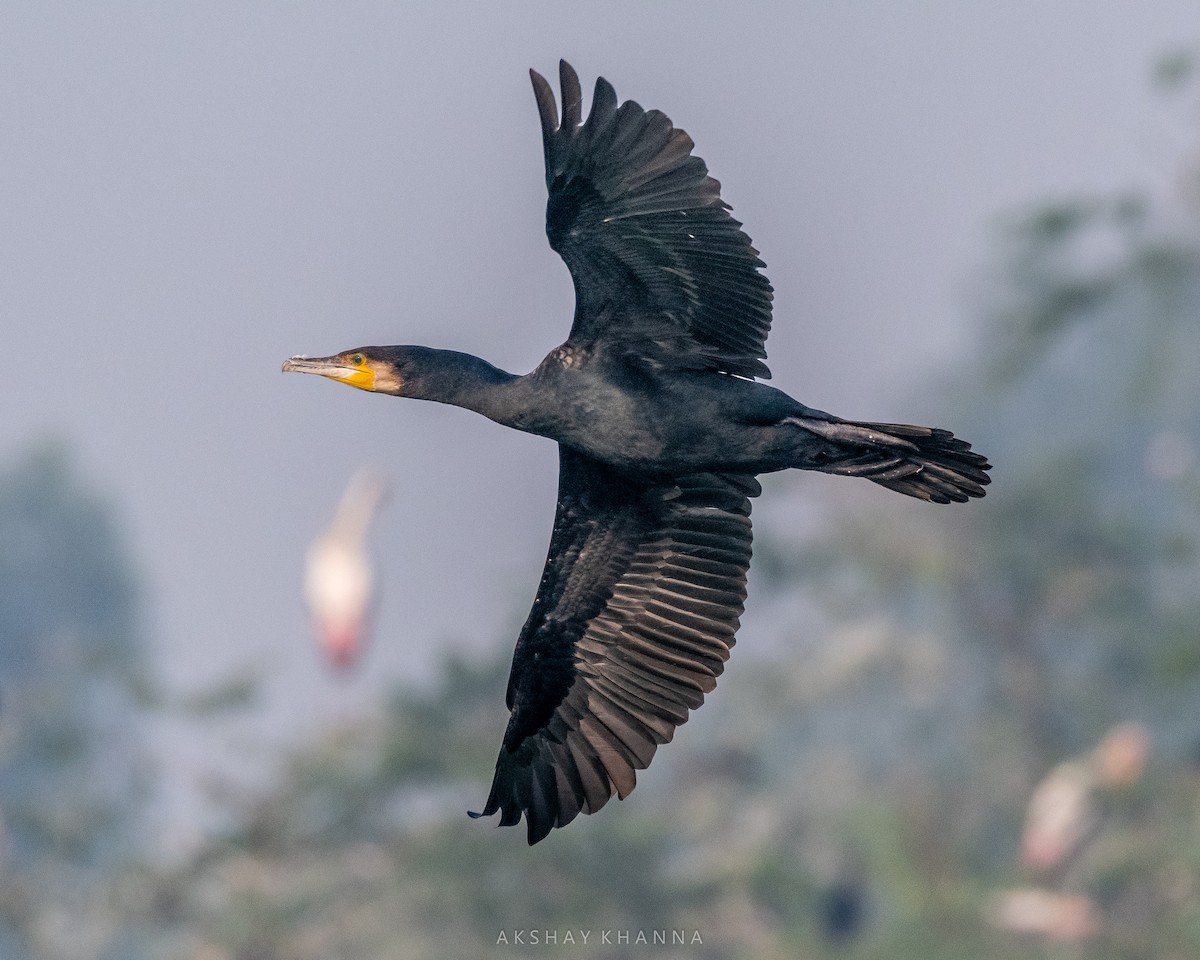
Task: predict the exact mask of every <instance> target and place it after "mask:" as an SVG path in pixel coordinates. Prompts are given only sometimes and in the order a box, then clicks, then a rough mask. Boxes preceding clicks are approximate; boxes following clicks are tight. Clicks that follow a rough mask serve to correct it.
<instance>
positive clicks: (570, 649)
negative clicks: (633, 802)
mask: <svg viewBox="0 0 1200 960" xmlns="http://www.w3.org/2000/svg"><path fill="white" fill-rule="evenodd" d="M531 76H532V78H533V85H534V92H535V94H536V96H537V103H538V109H539V112H540V115H541V124H542V136H543V143H544V146H545V158H546V183H547V187H548V190H549V200H548V203H547V208H546V232H547V235H548V237H549V239H550V244H551V246H552V247H553V248H554V249H555V250H556V251H558V253H559V254H560V255H561V256H562V258H563V260H564V261H566V263H567V266H568V267H569V268H570V271H571V276H572V278H573V280H574V284H575V295H576V308H575V318H574V322H573V324H572V327H571V333H570V336H569V337H568V339H567V340H566V342H565V343H564V344H563V345H562V346H560V347H558V348H556V349H555V350H553V351H551V352H550V354H549V355H548V356H547V357H546V359H545V360H543V361H542V363H541V364H540V365H539V366H538V368H537V369H536V370H534V371H533V372H532V373H530V374H528V375H526V376H514V375H512V374H508V373H505V372H503V371H501V370H498V369H496V368H495V367H493V366H491V365H490V364H488V363H486V362H485V361H483V360H480V359H478V358H477V357H473V356H470V355H468V354H462V353H455V352H452V351H444V350H433V349H430V348H428V347H409V346H396V347H364V348H361V349H359V350H354V351H348V352H346V353H344V354H339V355H337V356H335V357H328V358H322V359H321V360H307V359H303V358H293V359H292V360H289V361H287V363H285V364H284V369H285V370H298V371H301V372H311V373H319V374H322V375H325V376H330V377H333V378H335V379H339V380H343V381H344V382H347V383H351V384H352V385H354V386H358V387H361V388H363V389H369V390H376V391H380V392H386V393H392V394H395V395H399V396H408V397H416V398H420V399H426V400H435V401H439V402H443V403H450V404H454V405H457V406H461V407H466V408H468V409H471V410H475V411H477V412H479V413H482V414H483V415H485V416H487V417H490V418H491V419H493V420H495V421H497V422H499V423H502V424H505V425H507V426H511V427H514V428H516V429H519V430H525V431H527V432H530V433H536V434H540V435H542V436H546V437H549V438H551V439H554V440H556V441H557V442H558V443H559V452H560V472H559V493H558V509H557V513H556V516H555V521H554V530H553V533H552V535H551V541H550V550H549V554H548V556H547V559H546V567H545V572H544V573H543V576H542V581H541V584H540V586H539V588H538V592H537V597H536V599H535V600H534V603H533V609H532V610H531V611H530V614H529V619H528V620H527V621H526V623H525V626H524V628H523V629H522V630H521V634H520V637H519V638H518V640H517V646H516V651H515V653H514V656H513V664H512V672H511V675H510V678H509V684H508V695H507V703H508V707H509V709H510V710H511V716H510V720H509V724H508V729H507V730H506V731H505V734H504V741H503V745H502V747H501V749H500V756H499V759H498V761H497V765H496V773H495V778H494V780H493V783H492V788H491V792H490V794H489V796H488V799H487V802H486V804H485V805H484V809H483V812H482V813H481V814H475V815H476V816H483V815H488V814H494V813H497V812H498V813H500V822H501V823H502V824H506V825H509V824H515V823H517V822H519V821H520V819H521V816H522V815H524V816H525V818H526V821H527V824H528V831H529V842H530V843H535V842H537V841H538V840H540V839H542V838H543V837H544V836H546V834H547V833H549V831H550V830H551V829H552V828H553V827H556V826H564V825H565V824H567V823H569V822H570V821H571V820H572V819H574V817H575V816H576V815H578V814H579V813H580V812H583V813H593V812H595V811H596V810H598V809H599V808H600V807H602V806H603V805H604V804H605V803H606V802H607V801H608V799H609V798H610V797H611V796H612V794H613V793H614V792H615V793H617V794H618V795H619V796H620V797H622V798H623V797H625V796H626V795H627V794H628V793H629V792H630V791H631V790H632V789H633V787H634V783H635V771H636V770H640V769H644V768H645V767H646V766H647V765H648V764H649V763H650V760H651V758H652V756H653V755H654V751H655V749H656V748H657V746H658V745H659V744H661V743H666V742H667V741H668V740H670V739H671V737H672V735H673V734H674V731H675V728H676V727H677V726H678V725H679V724H681V723H684V722H685V721H686V720H687V717H688V712H689V711H690V710H693V709H695V708H696V707H698V706H699V705H700V704H701V702H702V701H703V699H704V694H706V693H708V692H710V691H712V690H713V688H714V687H715V685H716V680H717V677H718V676H719V675H720V673H721V671H722V669H723V667H724V663H725V661H726V660H727V659H728V657H729V651H730V648H731V647H732V646H733V643H734V634H735V633H736V631H737V627H738V619H739V617H740V615H741V612H742V606H743V603H744V601H745V597H746V570H747V568H748V566H749V563H750V542H751V531H750V498H752V497H754V496H756V495H757V494H758V493H759V490H760V488H759V485H758V482H757V480H756V479H755V475H756V474H759V473H764V472H769V471H774V470H783V469H788V468H793V467H794V468H800V469H809V470H820V471H823V472H826V473H835V474H843V475H849V476H864V477H867V478H869V479H871V480H873V481H875V482H876V483H879V484H881V485H883V486H886V487H889V488H891V489H893V490H897V491H899V492H901V493H904V494H907V495H909V496H913V497H918V498H921V499H925V500H930V501H933V502H937V503H948V502H951V501H960V502H961V501H965V500H967V499H968V498H970V497H980V496H983V494H984V486H985V485H986V484H987V483H988V479H989V478H988V475H987V472H986V471H987V470H988V469H989V464H988V463H987V461H986V460H985V459H984V458H983V457H982V456H980V455H979V454H977V453H974V452H972V451H971V449H970V445H969V444H967V443H966V442H964V441H962V440H959V439H957V438H956V437H954V436H953V435H952V434H951V433H949V432H948V431H945V430H937V429H932V428H928V427H915V426H908V425H899V424H872V423H853V422H848V421H843V420H841V419H839V418H837V417H834V416H831V415H830V414H826V413H823V412H821V411H819V410H814V409H812V408H809V407H806V406H804V405H803V404H801V403H799V402H798V401H796V400H793V399H792V398H791V397H789V396H788V395H787V394H785V393H783V392H781V391H779V390H776V389H774V388H772V387H769V386H767V385H766V384H763V383H758V382H756V381H755V380H753V379H751V378H754V377H760V378H763V377H769V376H770V373H769V371H768V369H767V367H766V365H765V364H764V363H763V360H764V359H765V356H766V354H765V351H764V343H765V341H766V337H767V332H768V330H769V328H770V322H771V296H772V294H771V286H770V284H769V283H768V282H767V280H766V278H765V277H764V276H763V275H762V274H761V273H760V272H759V268H761V267H762V266H763V264H762V261H760V260H759V259H758V255H757V252H756V251H755V250H754V248H753V247H752V246H751V245H750V241H749V239H748V238H747V237H746V235H745V234H744V233H743V232H742V231H741V229H740V226H741V225H740V224H739V223H738V222H737V221H736V220H734V219H733V218H732V217H731V216H730V214H729V212H728V207H727V205H726V204H725V203H724V202H723V201H722V200H721V197H720V186H719V184H718V183H717V181H715V180H714V179H712V178H711V177H709V176H708V171H707V168H706V167H705V165H704V162H703V161H702V160H700V159H699V158H698V157H695V156H693V155H692V153H691V150H692V141H691V139H690V138H689V137H688V136H687V134H685V133H684V132H683V131H681V130H678V129H676V128H674V127H673V126H672V124H671V122H670V121H669V120H668V119H667V118H666V117H665V116H664V115H663V114H662V113H659V112H658V111H656V110H649V111H647V110H643V109H642V108H641V107H640V106H638V105H637V104H636V103H633V102H626V103H624V104H622V105H620V106H619V107H618V106H617V99H616V95H615V93H614V92H613V88H612V87H611V86H610V85H609V84H608V82H607V81H605V80H604V79H600V80H598V81H597V83H596V90H595V96H594V99H593V103H592V106H591V109H590V111H589V113H588V117H587V120H586V122H585V121H584V120H583V117H582V106H581V90H580V86H579V80H578V77H577V76H576V74H575V72H574V70H572V69H571V67H570V66H569V65H567V64H566V63H565V62H564V63H562V64H561V65H560V79H561V84H562V93H563V107H562V116H561V120H560V118H559V114H558V110H557V109H556V105H555V101H554V94H553V92H552V91H551V89H550V86H549V84H548V83H546V81H545V80H544V79H543V78H542V77H541V76H539V75H538V74H537V73H534V72H532V71H531Z"/></svg>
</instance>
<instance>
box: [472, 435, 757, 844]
mask: <svg viewBox="0 0 1200 960" xmlns="http://www.w3.org/2000/svg"><path fill="white" fill-rule="evenodd" d="M559 451H560V472H559V500H558V511H557V513H556V515H555V520H554V532H553V534H552V536H551V541H550V550H549V553H548V555H547V558H546V568H545V573H544V575H543V577H542V582H541V585H540V586H539V588H538V594H537V599H536V600H535V601H534V605H533V610H532V611H531V612H530V614H529V619H528V620H527V622H526V623H525V627H524V628H523V629H522V631H521V636H520V638H519V640H518V641H517V649H516V652H515V654H514V656H513V666H512V674H511V677H510V679H509V688H508V705H509V708H510V709H511V710H512V716H511V719H510V722H509V725H508V729H507V731H506V732H505V736H504V744H503V746H502V747H501V749H500V757H499V759H498V761H497V764H496V774H495V779H494V780H493V783H492V789H491V793H490V794H489V796H488V799H487V803H486V805H485V806H484V809H483V811H482V813H480V814H473V815H474V816H487V815H490V814H493V813H496V812H497V811H499V812H500V814H501V817H500V823H501V824H503V825H512V824H515V823H517V822H518V821H519V820H520V818H521V815H522V813H524V815H525V817H526V820H527V824H528V831H529V842H530V843H536V842H537V841H538V840H541V839H542V838H543V837H545V836H546V834H547V833H549V832H550V830H551V829H552V828H553V827H561V826H564V825H566V824H567V823H570V822H571V820H573V819H574V818H575V816H576V815H578V814H579V813H580V812H583V813H594V812H595V811H596V810H598V809H600V807H602V806H603V805H604V804H605V803H606V802H607V801H608V799H609V797H610V796H612V794H613V792H614V791H615V792H616V793H617V794H618V796H620V797H622V798H624V797H625V796H627V795H628V794H629V792H630V791H631V790H632V789H633V787H634V783H635V771H636V770H642V769H645V768H646V766H647V765H648V764H649V763H650V759H651V757H653V755H654V751H655V749H656V748H657V746H658V745H659V744H660V743H666V742H667V741H669V740H670V739H671V737H672V736H673V735H674V732H675V727H677V726H678V725H679V724H681V723H684V722H685V721H686V720H687V718H688V711H689V710H694V709H695V708H696V707H698V706H700V704H701V703H702V702H703V699H704V694H705V693H708V692H711V691H712V690H713V688H714V687H715V686H716V682H717V677H718V676H719V675H720V673H721V671H722V669H723V668H724V664H725V661H726V659H727V658H728V657H729V650H730V648H731V647H732V646H733V643H734V633H735V632H736V630H737V627H738V619H739V617H740V615H741V612H742V605H743V603H744V601H745V598H746V570H747V568H748V567H749V565H750V541H751V531H750V502H749V498H750V497H753V496H757V495H758V493H759V490H760V488H759V485H758V482H757V481H756V480H755V479H754V478H753V477H748V476H724V475H718V474H696V475H693V476H686V477H679V478H675V479H673V480H669V481H662V482H638V481H635V480H632V479H630V478H629V477H627V476H624V475H622V474H620V473H618V472H617V471H615V470H613V469H612V468H611V467H608V466H605V465H604V464H602V463H599V462H598V461H595V460H592V459H590V458H588V457H586V456H584V455H582V454H579V453H576V452H573V451H572V450H570V449H569V448H567V447H563V446H560V447H559Z"/></svg>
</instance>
